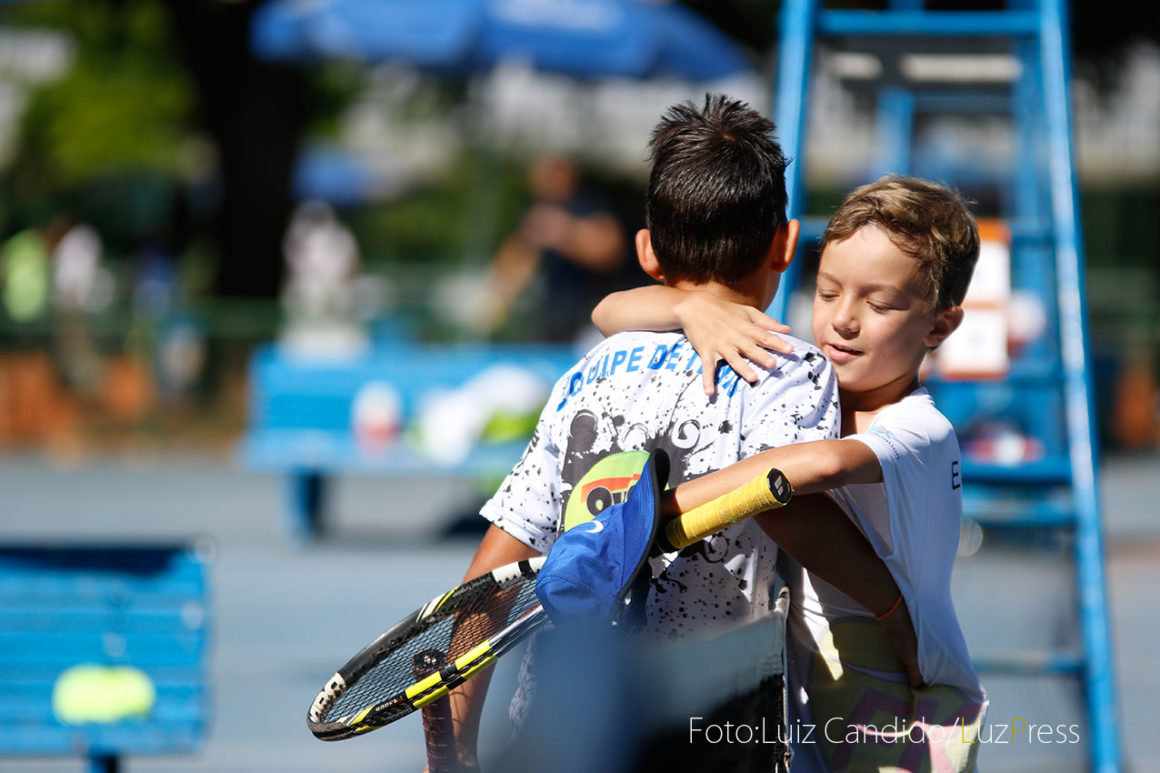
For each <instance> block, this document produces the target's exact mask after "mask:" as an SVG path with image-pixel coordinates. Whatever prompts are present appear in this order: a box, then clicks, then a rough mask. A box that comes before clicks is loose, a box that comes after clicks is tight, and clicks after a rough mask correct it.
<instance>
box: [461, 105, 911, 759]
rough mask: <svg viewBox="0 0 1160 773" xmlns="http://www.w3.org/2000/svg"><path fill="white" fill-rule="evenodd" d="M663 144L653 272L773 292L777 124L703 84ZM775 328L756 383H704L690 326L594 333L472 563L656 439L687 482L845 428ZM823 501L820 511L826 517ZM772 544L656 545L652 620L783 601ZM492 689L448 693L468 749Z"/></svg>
mask: <svg viewBox="0 0 1160 773" xmlns="http://www.w3.org/2000/svg"><path fill="white" fill-rule="evenodd" d="M652 157H653V169H652V174H651V177H650V181H649V190H648V221H647V222H648V225H649V228H646V229H643V230H641V231H640V232H638V233H637V235H636V242H635V243H636V250H637V257H638V259H639V261H640V264H641V266H642V267H643V268H644V270H645V271H646V272H648V273H649V274H650V275H651V276H653V277H654V278H656V279H658V280H661V281H663V282H665V283H666V285H668V286H670V287H674V288H684V289H687V290H693V289H696V290H699V291H702V292H704V293H706V294H709V295H712V296H714V297H716V298H718V299H720V300H722V301H728V302H731V303H739V304H749V305H752V306H762V307H764V306H765V305H768V303H769V302H770V301H771V300H772V299H773V296H774V294H775V292H776V290H777V286H778V280H779V277H780V275H781V273H782V272H783V271H784V270H785V269H786V267H787V266H788V265H789V263H790V260H791V259H792V257H793V253H794V248H795V246H796V242H797V236H798V223H797V222H796V221H787V220H786V218H785V212H784V202H785V164H786V162H785V158H784V156H783V155H782V152H781V149H780V147H779V146H778V144H777V142H776V141H775V140H774V139H773V125H772V123H770V122H769V121H768V120H767V119H765V118H763V117H762V116H761V115H759V114H758V113H756V112H754V111H752V110H751V109H749V108H748V107H746V106H745V105H744V104H742V103H740V102H737V101H734V100H730V99H727V98H725V97H722V96H714V97H707V98H706V100H705V103H704V105H703V106H702V107H701V108H700V109H698V108H696V107H694V106H693V105H680V106H677V107H675V108H673V109H671V110H670V111H669V113H668V114H667V115H666V116H665V118H664V120H662V121H661V123H660V125H659V126H658V127H657V130H656V132H655V134H654V136H653V139H652ZM750 231H752V232H756V233H757V234H758V237H756V238H753V237H751V236H749V235H747V234H746V233H744V232H750ZM690 256H693V257H690ZM778 344H779V347H778V350H779V351H780V352H781V353H782V359H781V360H779V362H778V367H777V369H776V370H775V369H765V368H759V369H758V371H757V373H756V374H755V379H754V381H753V382H752V383H748V384H747V383H743V382H741V381H740V380H739V379H737V378H736V377H735V376H734V377H730V376H729V374H727V373H726V374H724V375H723V377H722V382H721V384H720V388H719V390H718V393H717V394H716V395H715V396H712V397H710V396H707V395H705V394H704V393H703V391H702V390H700V389H698V388H697V383H698V382H699V381H700V379H701V361H700V359H699V358H698V357H697V356H696V354H695V352H693V350H692V349H691V347H690V346H689V342H688V339H686V338H685V337H684V335H683V334H682V333H680V332H679V331H677V332H667V333H651V332H634V333H623V334H620V335H615V336H612V337H610V338H608V339H606V340H605V341H603V342H602V343H600V344H599V345H597V346H596V347H594V348H593V349H592V350H591V351H589V353H588V354H587V355H585V357H584V358H582V359H581V360H580V361H579V362H578V363H577V364H576V365H575V366H574V367H573V368H572V369H571V370H569V371H568V372H567V373H566V374H565V375H564V376H563V377H562V378H561V379H560V380H559V381H558V382H557V384H556V386H555V388H554V389H553V391H552V394H551V397H550V398H549V400H548V404H547V406H546V407H545V408H544V411H543V413H542V414H541V417H540V421H539V424H538V425H537V427H536V430H535V432H534V434H533V436H532V439H531V442H530V443H529V445H528V448H527V450H526V451H525V453H524V456H523V458H522V459H521V460H520V462H519V463H518V464H517V466H516V468H515V469H514V470H513V471H512V473H511V474H510V475H509V476H508V477H507V479H506V480H505V481H504V483H503V484H502V485H501V487H500V488H499V490H498V492H497V493H496V495H495V496H494V497H493V498H492V499H491V500H490V501H489V502H488V503H487V504H486V505H485V506H484V508H483V511H482V514H483V516H484V517H485V518H487V519H488V520H490V521H491V522H492V526H491V527H490V528H489V530H488V532H487V533H486V534H485V535H484V538H483V540H482V542H481V544H480V547H479V549H478V551H477V552H476V555H475V557H474V559H473V561H472V564H471V567H470V568H469V570H468V572H467V577H468V578H471V577H476V576H479V575H480V574H482V573H484V572H486V571H490V570H491V569H494V568H495V567H497V566H500V565H503V564H506V563H510V562H512V561H517V560H522V559H526V558H530V557H532V556H534V555H537V554H539V553H547V552H548V550H549V549H550V548H551V547H552V544H553V543H554V542H555V540H556V537H557V535H558V534H559V533H560V532H561V531H563V530H564V529H566V528H568V527H571V526H574V525H576V524H578V523H583V522H585V521H587V520H589V519H590V518H591V517H592V516H593V515H595V514H596V513H599V512H600V511H601V510H602V509H603V508H604V507H607V506H608V505H609V504H611V503H613V502H616V501H620V500H621V499H623V497H624V492H625V491H626V490H627V489H628V488H629V487H630V486H631V484H632V482H633V480H635V477H637V476H639V474H640V472H641V468H642V467H643V465H644V463H645V460H646V459H647V458H648V452H649V451H651V450H653V449H658V448H660V449H663V450H665V451H666V452H667V454H668V456H669V459H670V461H671V469H670V472H669V480H668V483H669V484H670V485H676V484H678V483H681V482H683V481H687V480H690V479H692V478H694V477H697V476H700V475H704V474H706V473H709V472H712V471H714V470H719V469H722V468H724V467H727V466H729V465H730V464H733V463H735V462H737V461H738V460H740V459H743V458H746V457H749V456H752V455H754V454H757V453H760V452H761V451H764V450H766V449H769V448H773V447H776V446H780V445H785V444H788V443H793V442H799V441H805V440H820V439H825V438H833V437H836V435H837V430H838V422H839V417H838V412H837V405H836V397H837V395H836V384H835V381H834V379H833V376H832V372H831V368H830V365H829V364H828V363H827V361H826V359H825V358H824V357H823V356H821V354H820V353H819V352H818V350H817V349H816V348H814V347H812V346H810V345H808V344H805V343H803V342H801V341H797V340H795V339H792V338H788V337H787V338H786V339H784V341H780V340H779V341H778ZM824 510H825V508H822V510H821V511H817V512H815V513H813V514H812V515H814V516H816V518H817V519H819V520H820V519H822V518H823V517H824V516H825V513H824V512H823V511H824ZM833 515H834V516H835V518H834V519H833V521H834V523H835V525H834V527H833V529H834V531H833V535H835V536H832V537H831V536H829V534H827V535H826V537H825V539H826V540H827V541H830V542H836V540H837V539H838V537H837V535H838V534H839V533H840V532H841V530H842V529H843V528H848V529H849V530H850V532H852V533H853V535H854V537H855V538H856V539H857V540H861V537H860V535H858V534H857V531H856V529H853V527H852V525H851V524H849V522H848V521H847V520H846V519H845V517H844V516H842V514H841V513H840V512H839V511H837V510H836V508H835V509H834V510H833ZM862 544H863V545H865V541H864V540H862ZM865 547H866V550H865V551H863V553H862V554H860V555H853V554H851V555H850V557H849V562H850V563H851V565H854V566H858V567H861V569H860V570H859V572H858V573H857V576H858V577H859V579H861V580H863V581H864V584H863V585H860V586H858V589H857V590H852V591H850V592H852V593H854V594H855V595H858V596H859V598H861V599H862V600H863V602H864V603H867V604H873V605H875V607H876V608H879V607H880V608H883V609H884V608H885V607H886V606H888V605H889V604H890V602H891V601H892V600H893V599H894V598H895V597H896V595H897V587H896V586H895V585H894V583H893V580H891V579H890V577H889V573H888V572H886V570H885V567H884V566H883V565H882V563H881V562H880V561H878V560H877V559H876V558H875V557H874V556H873V552H872V551H871V550H870V549H869V546H868V545H866V546H865ZM835 552H836V551H835ZM854 552H857V551H856V550H855V551H854ZM776 557H777V545H776V544H775V543H774V542H773V541H772V540H770V539H769V538H768V537H767V536H766V534H765V533H764V532H763V530H762V528H761V527H760V525H759V524H758V523H757V522H756V521H752V520H751V521H746V522H743V523H740V524H737V525H735V526H732V527H730V528H728V529H726V530H724V531H723V532H721V533H719V534H716V535H713V536H712V537H709V538H707V539H705V540H703V541H702V542H700V543H697V544H695V545H693V546H691V547H690V548H688V549H686V550H684V551H682V552H681V553H679V554H677V553H672V554H667V555H664V556H662V557H659V558H656V559H653V560H652V561H651V566H650V567H649V570H650V571H651V577H652V584H651V588H650V592H649V593H648V597H647V600H646V601H645V603H644V609H643V620H644V622H643V628H644V633H645V635H651V636H655V637H658V638H669V637H674V636H685V635H689V634H695V633H701V632H708V631H714V632H720V631H721V630H724V629H728V628H730V627H733V626H738V625H741V624H743V623H746V622H749V621H752V620H755V619H759V618H761V617H764V616H767V615H769V614H770V611H771V594H772V592H773V583H774V563H775V560H776ZM867 562H871V563H872V565H867ZM907 630H908V631H909V629H907ZM535 649H536V647H535V644H534V643H533V645H532V646H531V647H530V648H529V653H528V656H527V658H526V659H525V668H524V669H523V673H522V674H521V683H520V689H519V692H518V693H517V695H516V698H515V699H514V701H513V705H512V718H513V721H514V722H515V724H516V725H517V727H518V726H520V725H521V724H522V721H523V717H524V715H525V712H526V707H527V705H528V702H529V700H530V698H531V695H530V693H531V691H532V688H533V687H534V679H533V676H534V670H535V669H534V662H535V657H536V656H535ZM486 687H487V676H486V675H483V676H482V677H477V678H476V679H474V680H472V681H470V682H468V683H467V684H465V685H464V686H463V687H462V688H461V689H460V690H458V691H456V692H454V693H452V706H453V713H454V715H455V717H456V720H457V722H458V723H459V728H458V733H457V738H458V743H459V745H460V756H461V759H462V760H463V761H464V762H467V763H470V762H472V761H473V760H474V749H475V742H476V735H477V733H478V722H479V716H480V711H481V708H482V699H483V691H485V690H486Z"/></svg>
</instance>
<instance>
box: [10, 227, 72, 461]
mask: <svg viewBox="0 0 1160 773" xmlns="http://www.w3.org/2000/svg"><path fill="white" fill-rule="evenodd" d="M67 226H68V222H67V220H65V219H64V218H62V217H52V218H46V219H44V220H41V221H40V222H38V223H36V224H34V225H31V226H29V227H28V228H26V229H24V230H22V231H19V232H17V233H16V234H14V235H12V236H11V237H9V238H8V240H7V241H5V242H4V244H3V245H2V246H0V305H2V307H3V316H4V318H5V319H4V321H5V323H6V324H5V325H4V331H5V333H6V335H5V338H6V339H7V340H5V341H4V344H5V349H6V351H5V352H4V355H3V359H2V360H0V446H3V445H7V444H9V443H17V444H26V443H30V442H38V441H40V440H43V439H45V438H47V437H50V436H53V435H56V434H59V433H60V432H61V431H62V430H64V429H65V428H67V426H68V425H69V424H70V423H71V421H72V417H73V415H74V413H75V411H74V410H73V408H72V405H71V402H70V401H69V400H68V397H67V395H66V394H64V392H63V390H62V389H61V387H60V383H59V378H58V376H57V373H56V369H55V368H54V366H53V363H52V358H51V357H50V355H49V352H48V349H49V341H48V340H47V333H46V328H45V327H44V323H46V322H47V321H48V318H49V312H50V310H51V307H52V263H51V261H52V254H53V250H54V249H56V246H57V244H58V243H59V242H60V240H61V236H62V235H63V234H64V232H65V230H66V228H67Z"/></svg>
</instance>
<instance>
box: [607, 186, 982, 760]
mask: <svg viewBox="0 0 1160 773" xmlns="http://www.w3.org/2000/svg"><path fill="white" fill-rule="evenodd" d="M822 241H823V250H822V255H821V260H820V263H819V267H818V277H817V286H816V291H815V296H814V304H813V316H812V328H813V335H814V343H815V344H816V345H817V346H818V347H819V348H820V349H821V350H822V352H823V353H824V354H825V355H826V357H827V358H829V360H830V362H831V363H832V364H833V367H834V372H835V375H836V377H837V379H838V391H839V398H840V404H841V409H842V419H841V438H840V439H837V440H819V441H812V442H805V443H798V444H794V445H790V446H782V447H779V448H772V449H769V450H766V451H763V452H761V453H760V454H756V455H755V456H752V457H749V458H748V459H745V460H743V461H740V462H738V463H736V464H734V465H732V466H731V467H728V468H726V469H725V470H721V471H719V472H716V473H712V474H710V475H707V476H704V477H702V478H698V479H696V480H693V481H690V482H688V483H685V484H682V485H680V486H678V487H677V488H676V489H675V491H674V492H673V493H672V494H671V496H670V497H669V501H668V503H667V505H666V508H667V509H669V510H670V511H671V512H684V511H687V510H688V509H689V508H691V507H694V506H696V505H699V504H702V503H704V502H707V501H709V500H711V499H713V498H714V497H716V496H718V495H720V494H722V493H725V492H727V491H729V490H731V489H733V488H736V487H737V486H739V485H741V484H743V483H745V482H746V481H748V480H749V479H751V478H752V477H753V476H755V475H757V474H759V473H760V472H761V471H762V470H764V469H768V468H769V467H777V468H778V469H780V470H781V471H782V472H783V473H785V475H786V477H787V478H788V480H789V481H790V483H791V484H792V485H793V487H794V490H795V493H796V495H798V496H800V495H802V494H810V493H818V492H825V493H827V494H828V495H829V496H830V497H831V498H832V499H834V500H835V501H836V502H837V503H838V504H839V505H840V506H841V507H842V508H843V509H844V510H845V511H846V513H847V514H848V515H849V516H850V518H852V519H853V520H854V522H855V523H856V524H857V525H858V527H859V528H860V529H861V530H862V532H863V533H864V534H865V536H866V537H867V539H868V540H869V541H870V543H871V544H872V545H873V547H874V550H875V552H876V553H877V554H878V556H879V557H880V558H881V559H882V560H883V561H884V562H885V564H886V566H887V567H888V569H889V570H890V573H891V575H892V576H893V577H894V580H895V582H896V583H897V585H898V587H899V589H900V591H901V594H900V596H899V597H898V600H897V601H896V602H895V604H894V606H892V607H891V608H890V609H889V610H887V611H885V612H882V613H879V614H877V615H875V614H874V612H872V611H870V610H867V609H866V608H864V607H862V606H860V605H859V604H857V603H856V602H854V601H852V600H851V599H850V598H849V597H848V596H845V595H844V594H842V593H840V592H839V591H837V590H836V589H835V588H833V587H832V586H830V585H828V584H826V583H825V582H823V581H822V580H821V579H819V578H818V577H816V576H815V575H813V574H811V573H810V572H808V571H806V570H804V569H803V568H802V567H801V565H800V564H799V563H797V562H795V561H794V560H792V559H789V557H788V556H783V573H784V575H785V579H786V580H787V582H788V584H789V585H790V588H791V592H792V597H793V599H794V603H793V605H792V607H791V613H790V620H789V633H788V636H787V647H788V651H789V654H790V663H789V681H790V687H791V705H792V707H793V709H794V716H793V717H792V721H793V722H794V723H796V724H797V725H798V730H801V731H803V732H804V731H805V730H809V729H812V730H813V731H814V732H813V734H812V735H811V736H810V737H808V738H803V737H801V736H800V735H798V736H796V737H795V736H793V735H791V737H793V738H794V740H796V741H798V743H796V744H795V747H794V752H795V759H794V766H793V770H794V771H795V773H800V771H830V770H871V769H873V770H877V769H881V768H882V767H883V766H885V767H889V768H890V769H897V770H906V771H911V770H914V771H917V770H940V771H941V770H956V771H965V770H972V769H974V767H975V755H976V749H977V748H978V746H977V744H976V743H975V741H976V739H977V738H978V732H979V729H980V728H981V726H982V723H983V721H984V716H985V713H986V707H987V699H986V694H985V692H984V690H983V687H982V684H981V683H980V681H979V678H978V676H977V675H976V673H975V671H974V669H973V668H972V666H971V662H970V658H969V656H968V653H967V647H966V643H965V640H964V638H963V635H962V632H961V631H960V629H959V625H958V620H957V617H956V615H955V611H954V606H953V604H952V602H951V595H950V576H951V568H952V566H953V564H954V559H955V554H956V550H957V546H958V539H959V529H960V524H961V520H962V490H961V485H962V478H961V469H960V468H961V462H960V459H961V455H960V453H959V447H958V441H957V439H956V437H955V433H954V430H953V428H952V427H951V424H950V422H949V421H948V420H947V419H946V418H945V417H944V416H943V415H942V414H941V413H940V412H939V411H938V409H937V408H936V407H935V405H934V401H933V400H932V398H931V396H930V394H929V393H928V392H927V391H926V389H924V388H923V387H922V386H921V384H920V382H919V375H918V373H919V366H920V365H921V364H922V361H923V358H924V357H925V356H926V354H927V352H929V351H930V350H932V349H934V348H936V347H937V346H938V345H939V344H941V343H942V342H943V341H944V340H945V339H946V338H947V336H949V335H950V334H951V333H953V332H954V331H955V329H956V328H957V327H958V326H959V324H960V323H961V321H962V317H963V309H962V305H961V304H962V301H963V297H964V295H965V294H966V290H967V286H968V284H969V283H970V279H971V274H972V272H973V270H974V265H975V262H976V260H977V258H978V253H979V235H978V228H977V225H976V223H975V219H974V217H973V216H972V215H971V213H970V211H969V209H968V207H967V204H966V202H965V201H964V200H963V199H962V197H961V196H959V194H958V193H956V192H955V191H953V190H950V189H948V188H946V187H944V186H941V185H937V184H935V183H932V182H929V181H926V180H920V179H917V178H910V177H898V176H890V177H884V178H882V179H880V180H878V181H876V182H874V183H871V184H869V185H865V186H862V187H861V188H858V189H857V190H855V191H854V192H852V193H851V194H850V195H849V196H848V197H847V198H846V200H845V202H844V203H843V204H842V205H841V207H840V208H839V209H838V211H837V212H836V213H835V215H834V217H833V218H832V220H831V221H830V224H829V226H828V228H827V229H826V232H825V235H824V236H823V239H822ZM593 321H594V322H595V323H596V324H597V326H598V327H599V328H600V329H601V330H602V331H604V332H606V333H608V332H613V331H618V330H625V329H640V328H644V329H650V330H663V329H670V328H680V329H683V330H684V331H685V334H686V336H687V337H688V338H689V340H690V342H691V344H692V345H693V347H694V349H695V350H696V351H697V352H698V353H699V354H700V355H701V357H702V359H703V361H704V362H706V364H707V366H706V368H705V372H706V373H707V374H710V375H709V376H708V378H707V379H706V381H705V386H706V391H707V392H711V391H712V387H713V385H712V375H711V373H712V370H713V369H712V368H711V367H708V365H709V364H712V363H715V362H717V361H718V360H722V359H723V360H725V361H726V362H728V363H729V364H730V365H731V366H732V367H733V368H734V370H736V372H737V373H738V374H739V375H740V376H741V377H742V378H744V379H745V380H747V381H748V380H750V379H751V378H752V377H753V376H754V375H755V374H754V370H753V367H752V365H751V364H750V363H748V362H746V359H748V360H750V361H752V363H754V364H756V365H758V366H760V367H761V368H763V369H764V368H768V367H771V366H772V365H773V364H775V363H776V362H777V358H776V357H775V356H774V355H773V354H772V353H771V351H769V350H770V349H773V350H775V351H780V350H781V348H782V347H781V346H779V344H780V342H779V340H778V338H777V336H775V335H773V334H772V333H771V332H770V330H771V329H776V330H784V329H785V328H784V326H782V325H780V324H779V323H777V322H776V321H774V320H772V319H770V318H769V317H767V316H765V315H764V314H762V313H761V312H760V311H758V310H757V309H755V308H752V307H746V306H743V305H739V304H734V303H729V302H727V301H723V300H722V299H720V298H714V297H712V296H710V295H709V294H707V293H702V292H699V291H697V290H695V289H692V290H690V289H675V288H671V287H647V288H639V289H636V290H629V291H626V292H624V293H618V294H616V295H613V296H609V297H608V298H606V299H605V300H604V301H603V302H602V303H601V305H600V306H598V307H597V309H596V310H595V312H594V313H593ZM809 506H810V504H809V500H808V498H806V499H795V501H794V502H791V503H790V506H789V507H787V508H784V509H783V510H778V511H773V512H770V513H766V514H763V515H761V516H758V519H759V521H761V520H777V519H778V518H781V517H785V516H786V515H788V514H791V513H792V510H793V508H794V507H797V508H802V507H806V508H808V507H809ZM791 552H792V551H791ZM902 606H905V608H906V609H907V610H908V611H909V613H910V617H911V619H912V620H913V623H914V627H915V632H916V633H917V636H918V666H919V669H920V670H921V675H922V678H923V681H924V683H925V685H924V686H923V687H921V688H913V687H911V686H910V685H908V684H907V680H906V674H905V669H904V668H902V667H901V666H900V663H899V662H898V660H897V659H896V658H895V657H893V655H891V653H890V650H889V646H888V643H887V642H886V641H885V639H884V636H883V632H882V628H881V627H880V626H878V625H877V624H876V623H875V618H877V619H878V620H879V621H881V620H882V619H884V618H887V617H889V616H890V615H892V614H895V613H896V612H897V609H898V608H899V607H902ZM794 732H795V730H794V729H793V728H791V733H794Z"/></svg>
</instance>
